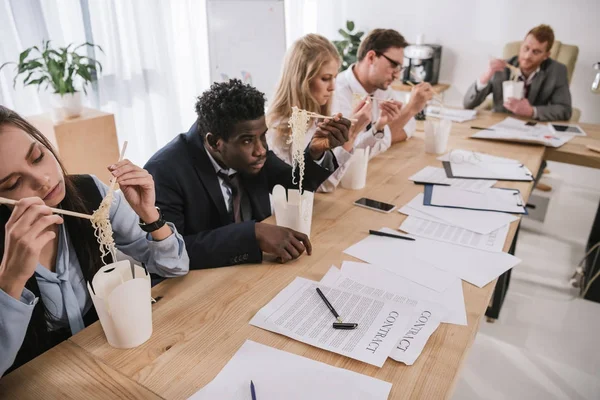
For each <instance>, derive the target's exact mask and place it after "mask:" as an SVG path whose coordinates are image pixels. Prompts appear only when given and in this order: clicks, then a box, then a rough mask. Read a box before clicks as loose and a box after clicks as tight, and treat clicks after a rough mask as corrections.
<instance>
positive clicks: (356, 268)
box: [341, 261, 467, 325]
mask: <svg viewBox="0 0 600 400" xmlns="http://www.w3.org/2000/svg"><path fill="white" fill-rule="evenodd" d="M341 272H342V274H344V276H347V277H349V278H352V279H354V280H356V281H358V282H367V283H369V284H372V286H377V287H382V288H387V289H388V290H390V291H396V292H397V293H403V294H406V295H407V296H412V297H414V298H417V299H421V300H425V301H427V302H429V303H435V304H441V305H442V306H443V307H444V308H445V309H446V310H447V311H448V314H447V315H446V317H445V318H443V319H442V322H445V323H448V324H455V325H467V314H466V311H465V298H464V294H463V287H462V285H463V284H462V281H461V280H460V278H458V277H454V280H453V281H452V283H451V284H450V286H448V288H447V289H446V290H444V291H443V292H437V291H435V290H433V289H430V288H428V287H425V286H422V285H419V284H418V283H415V282H413V281H411V280H410V279H407V278H405V277H403V276H402V275H398V274H397V273H395V272H393V269H392V270H390V269H388V268H387V265H385V264H364V263H359V262H355V261H344V262H343V263H342V269H341Z"/></svg>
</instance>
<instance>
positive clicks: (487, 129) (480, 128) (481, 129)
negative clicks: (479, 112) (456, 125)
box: [471, 126, 495, 131]
mask: <svg viewBox="0 0 600 400" xmlns="http://www.w3.org/2000/svg"><path fill="white" fill-rule="evenodd" d="M471 129H479V130H480V131H494V130H495V129H492V128H482V127H481V126H472V127H471Z"/></svg>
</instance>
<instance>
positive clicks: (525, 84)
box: [519, 75, 531, 99]
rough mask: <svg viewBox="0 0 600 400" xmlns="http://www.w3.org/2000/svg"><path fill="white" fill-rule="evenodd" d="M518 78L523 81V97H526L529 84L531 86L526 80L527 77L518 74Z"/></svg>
mask: <svg viewBox="0 0 600 400" xmlns="http://www.w3.org/2000/svg"><path fill="white" fill-rule="evenodd" d="M519 80H520V81H521V82H523V98H524V99H526V98H527V96H528V95H529V86H531V82H529V83H528V82H527V79H526V78H525V77H524V76H523V75H520V76H519Z"/></svg>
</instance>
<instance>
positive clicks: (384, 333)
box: [250, 278, 414, 367]
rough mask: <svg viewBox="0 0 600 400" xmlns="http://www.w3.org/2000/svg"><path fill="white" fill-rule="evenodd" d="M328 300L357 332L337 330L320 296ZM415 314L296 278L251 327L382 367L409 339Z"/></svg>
mask: <svg viewBox="0 0 600 400" xmlns="http://www.w3.org/2000/svg"><path fill="white" fill-rule="evenodd" d="M317 287H318V288H319V289H321V291H322V292H323V293H324V294H325V297H327V300H329V302H330V303H331V304H332V306H333V308H335V310H336V311H337V312H338V314H339V315H340V317H341V318H342V319H343V321H344V322H349V323H352V322H355V323H358V328H356V329H354V330H339V329H333V322H335V317H334V316H333V314H332V313H331V311H329V309H328V308H327V306H326V305H325V303H324V302H323V300H322V299H321V298H320V297H319V295H318V294H317V291H316V288H317ZM413 312H414V308H413V307H412V306H411V305H409V304H400V303H396V302H393V301H390V300H383V299H377V298H374V297H370V296H366V295H361V294H359V293H352V292H350V291H346V290H341V289H339V288H332V287H328V286H325V285H322V284H320V283H318V282H314V281H311V280H308V279H304V278H296V279H295V280H294V281H293V282H292V283H290V284H289V285H288V286H287V287H286V288H285V289H283V290H282V291H281V292H280V293H279V294H278V295H277V296H275V298H274V299H273V300H271V301H270V302H269V303H268V304H267V305H266V306H264V307H263V308H261V309H260V310H259V311H258V313H257V314H256V315H255V316H254V318H252V320H251V321H250V324H251V325H254V326H256V327H258V328H262V329H266V330H269V331H273V332H277V333H280V334H282V335H285V336H288V337H290V338H292V339H296V340H298V341H301V342H304V343H307V344H310V345H312V346H315V347H318V348H321V349H324V350H328V351H331V352H334V353H338V354H342V355H345V356H347V357H350V358H353V359H356V360H359V361H362V362H365V363H368V364H372V365H375V366H378V367H381V366H382V365H383V363H384V362H385V360H386V359H387V358H388V356H389V355H390V353H391V352H392V350H394V348H395V347H396V344H397V343H398V342H399V341H400V339H401V338H402V336H403V335H404V334H405V333H406V329H407V326H408V324H409V323H411V322H413V321H411V317H412V314H413Z"/></svg>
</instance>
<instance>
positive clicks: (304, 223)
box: [272, 185, 315, 237]
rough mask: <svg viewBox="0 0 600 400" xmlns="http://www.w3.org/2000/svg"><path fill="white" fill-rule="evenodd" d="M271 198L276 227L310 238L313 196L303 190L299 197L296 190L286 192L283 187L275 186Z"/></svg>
mask: <svg viewBox="0 0 600 400" xmlns="http://www.w3.org/2000/svg"><path fill="white" fill-rule="evenodd" d="M272 196H273V208H274V209H275V222H276V223H277V225H278V226H284V227H286V228H290V229H293V230H295V231H298V232H302V233H304V234H305V235H307V236H309V237H310V227H311V224H312V212H313V200H314V196H315V194H314V193H313V192H309V191H306V190H305V191H304V193H303V194H302V196H300V192H299V191H298V190H297V189H289V190H287V191H286V189H285V188H284V187H283V186H281V185H276V186H275V187H274V188H273V194H272Z"/></svg>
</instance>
